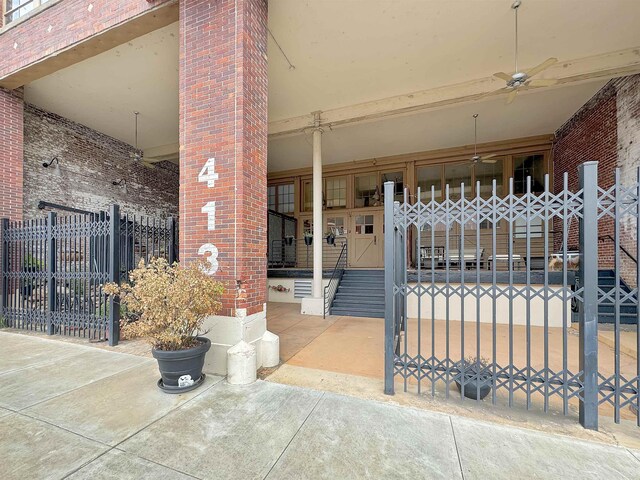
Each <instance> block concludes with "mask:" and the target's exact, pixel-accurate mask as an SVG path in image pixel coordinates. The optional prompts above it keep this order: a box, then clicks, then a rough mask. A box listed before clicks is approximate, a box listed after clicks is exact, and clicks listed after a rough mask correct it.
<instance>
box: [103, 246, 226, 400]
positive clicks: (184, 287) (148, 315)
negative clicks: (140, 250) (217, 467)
mask: <svg viewBox="0 0 640 480" xmlns="http://www.w3.org/2000/svg"><path fill="white" fill-rule="evenodd" d="M204 263H205V264H206V262H204ZM204 266H205V265H203V263H198V262H192V263H190V264H188V265H186V266H185V265H180V264H178V263H174V264H173V265H170V264H169V262H167V261H166V260H165V259H163V258H159V259H152V260H151V261H150V262H149V263H148V264H146V265H145V264H144V261H142V260H141V261H140V263H139V264H138V268H136V269H135V270H133V271H132V272H131V273H130V274H129V279H130V283H126V284H123V285H116V284H113V283H111V284H108V285H106V286H105V289H104V290H105V292H106V293H108V294H110V295H119V296H120V302H121V303H122V304H124V305H125V306H126V308H127V311H128V312H129V313H131V314H132V315H135V316H137V320H136V321H134V322H130V323H125V324H123V325H122V329H123V334H124V335H126V336H127V338H135V337H142V338H145V339H146V340H147V341H148V342H149V343H150V344H151V346H152V350H151V352H152V354H153V356H154V358H155V359H156V360H157V361H158V368H159V369H160V375H161V377H162V378H161V379H160V380H158V386H159V387H160V389H162V390H163V391H165V392H168V393H182V392H186V391H189V390H192V389H194V388H196V387H198V386H199V385H200V384H202V382H203V381H204V377H205V375H204V374H203V373H202V368H203V366H204V358H205V355H206V353H207V351H208V350H209V348H211V341H210V340H209V339H208V338H206V337H203V336H201V334H202V333H205V332H202V325H203V322H204V319H205V318H206V317H207V316H209V315H213V314H215V313H217V312H218V311H219V310H220V308H221V303H220V298H221V296H222V294H223V293H224V287H223V285H222V284H221V283H220V282H217V281H215V280H214V279H213V278H212V277H210V276H209V275H207V274H206V273H205V272H206V269H205V268H203V267H204Z"/></svg>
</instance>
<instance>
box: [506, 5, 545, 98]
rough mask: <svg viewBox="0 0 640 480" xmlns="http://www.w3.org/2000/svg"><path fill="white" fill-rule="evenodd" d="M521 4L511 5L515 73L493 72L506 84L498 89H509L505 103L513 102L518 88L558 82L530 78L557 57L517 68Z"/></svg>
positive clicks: (542, 85) (522, 88)
mask: <svg viewBox="0 0 640 480" xmlns="http://www.w3.org/2000/svg"><path fill="white" fill-rule="evenodd" d="M521 4H522V2H521V0H516V1H515V2H513V4H512V5H511V8H512V9H513V10H514V11H515V24H516V35H515V39H516V51H515V73H513V74H512V75H509V74H507V73H504V72H498V73H495V74H494V77H498V78H499V79H501V80H504V81H505V82H507V85H506V86H505V87H504V88H501V89H500V90H499V91H502V90H506V91H509V92H510V93H509V96H508V97H507V104H509V103H511V102H513V101H514V100H515V98H516V95H518V91H519V90H526V89H527V88H529V87H548V86H551V85H555V84H556V83H558V80H557V79H551V78H540V79H538V78H536V79H532V78H531V77H533V76H534V75H537V74H539V73H540V72H542V71H544V70H546V69H547V68H549V67H550V66H551V65H553V64H555V63H557V61H558V59H557V58H554V57H551V58H547V59H546V60H545V61H544V62H542V63H541V64H539V65H537V66H535V67H533V68H531V69H529V70H524V71H520V70H518V8H520V5H521Z"/></svg>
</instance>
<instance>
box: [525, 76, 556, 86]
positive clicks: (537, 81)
mask: <svg viewBox="0 0 640 480" xmlns="http://www.w3.org/2000/svg"><path fill="white" fill-rule="evenodd" d="M557 83H558V79H557V78H534V79H533V80H531V81H530V82H529V83H528V84H527V85H529V86H530V87H550V86H551V85H555V84H557Z"/></svg>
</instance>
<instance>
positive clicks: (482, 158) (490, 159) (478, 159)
mask: <svg viewBox="0 0 640 480" xmlns="http://www.w3.org/2000/svg"><path fill="white" fill-rule="evenodd" d="M494 157H497V154H495V153H492V154H489V155H478V114H477V113H474V114H473V157H471V163H474V164H477V163H496V162H497V161H498V159H497V158H494Z"/></svg>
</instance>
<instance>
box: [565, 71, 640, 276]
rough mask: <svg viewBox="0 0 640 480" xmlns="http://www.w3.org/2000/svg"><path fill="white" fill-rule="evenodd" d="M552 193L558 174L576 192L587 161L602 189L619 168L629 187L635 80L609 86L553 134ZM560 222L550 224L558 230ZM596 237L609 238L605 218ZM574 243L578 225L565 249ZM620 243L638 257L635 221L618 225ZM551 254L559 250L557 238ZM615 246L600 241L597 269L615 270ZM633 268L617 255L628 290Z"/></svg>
mask: <svg viewBox="0 0 640 480" xmlns="http://www.w3.org/2000/svg"><path fill="white" fill-rule="evenodd" d="M553 153H554V172H555V181H554V183H555V189H556V191H559V190H561V189H562V181H563V180H562V173H563V172H565V171H567V172H569V187H570V188H571V189H572V190H574V191H575V190H577V188H578V175H577V166H578V165H579V164H580V163H582V162H584V161H587V160H597V161H598V162H599V163H598V179H599V185H600V186H601V187H602V188H610V187H611V186H612V185H613V184H614V182H615V170H616V168H617V167H619V168H620V180H621V183H622V184H623V185H630V184H633V183H634V182H635V181H636V180H637V178H638V173H637V168H638V167H639V166H640V75H633V76H628V77H622V78H618V79H614V80H612V81H610V82H609V83H608V84H607V85H605V87H603V88H602V89H601V90H600V91H599V92H598V93H597V94H596V95H595V96H594V97H593V98H591V99H590V100H589V101H588V102H587V103H586V104H585V105H584V106H583V107H582V108H581V109H580V110H579V111H578V112H576V114H575V115H574V116H573V117H572V118H571V119H570V120H569V121H568V122H567V123H566V124H565V125H563V126H562V127H561V128H560V129H559V130H558V131H557V132H556V142H555V144H554V149H553ZM559 226H560V224H559V222H554V228H555V229H556V230H558V227H559ZM599 235H601V236H606V235H611V236H614V223H613V220H612V219H610V218H607V219H603V220H601V221H600V223H599ZM577 243H578V226H577V222H574V224H573V225H572V226H571V229H570V235H569V246H570V247H571V246H572V245H577ZM620 243H621V245H622V246H623V247H624V248H625V249H626V250H627V251H629V252H630V253H631V254H632V255H633V256H637V242H636V220H635V219H634V218H632V217H630V216H626V217H623V218H622V219H621V222H620ZM554 246H555V248H556V250H559V249H560V247H561V237H560V236H559V235H556V237H555V245H554ZM614 266H615V264H614V244H613V242H611V241H609V240H606V239H603V240H602V241H601V242H600V243H599V267H600V268H614ZM636 270H637V267H636V264H635V262H633V261H632V260H631V259H630V258H629V257H628V256H627V255H626V254H625V253H624V252H623V251H620V273H621V275H622V277H623V278H624V279H625V280H626V281H627V282H628V283H630V284H631V285H636V283H637V282H636Z"/></svg>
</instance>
